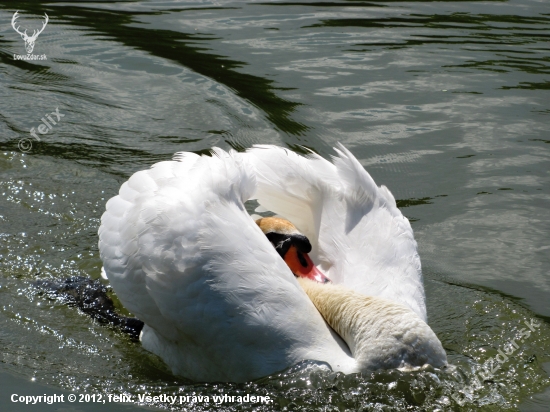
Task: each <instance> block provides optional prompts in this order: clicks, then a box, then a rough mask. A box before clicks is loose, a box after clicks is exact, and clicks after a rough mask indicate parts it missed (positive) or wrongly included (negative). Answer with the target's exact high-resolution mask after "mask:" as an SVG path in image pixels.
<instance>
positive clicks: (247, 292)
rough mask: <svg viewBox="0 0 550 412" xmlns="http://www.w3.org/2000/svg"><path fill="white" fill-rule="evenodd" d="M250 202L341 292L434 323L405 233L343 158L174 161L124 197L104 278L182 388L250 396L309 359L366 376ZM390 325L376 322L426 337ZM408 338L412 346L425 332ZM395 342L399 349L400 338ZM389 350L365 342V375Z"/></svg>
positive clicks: (106, 220) (382, 195) (222, 156)
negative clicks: (262, 382)
mask: <svg viewBox="0 0 550 412" xmlns="http://www.w3.org/2000/svg"><path fill="white" fill-rule="evenodd" d="M253 196H254V197H256V198H257V199H258V201H259V203H260V204H261V205H262V206H263V207H265V208H266V209H267V210H271V211H273V212H275V213H277V214H278V215H282V216H284V217H286V218H287V219H289V220H290V221H291V222H293V223H294V224H295V225H296V226H297V227H298V228H299V229H300V230H301V231H302V233H304V234H305V235H306V236H308V237H309V239H310V241H311V243H312V246H313V251H312V257H313V258H314V259H315V260H316V261H317V262H318V263H319V264H320V267H321V268H322V269H323V270H325V271H326V272H327V273H328V275H329V277H331V278H332V279H333V281H334V282H335V283H341V284H343V285H345V286H347V287H349V288H351V289H353V290H355V291H356V292H359V293H362V294H366V295H371V296H381V297H385V298H387V299H391V300H393V301H397V302H400V303H403V304H404V305H406V306H408V307H409V308H411V309H412V310H413V311H414V312H416V313H417V314H418V315H419V316H420V318H421V319H425V307H424V292H423V288H422V278H421V271H420V262H419V259H418V255H417V253H416V243H415V241H414V237H413V234H412V230H411V227H410V224H409V222H408V221H407V220H406V219H405V218H404V217H403V216H402V215H401V213H400V212H399V210H398V209H397V208H396V206H395V200H394V199H393V196H392V195H391V193H390V192H389V191H388V190H387V189H386V188H384V187H381V188H378V187H377V186H376V185H375V183H374V181H373V180H372V178H371V177H370V176H369V175H368V173H367V172H366V171H365V170H364V169H363V168H362V166H361V165H360V164H359V162H358V161H357V160H356V159H355V158H354V157H353V155H351V153H349V152H348V151H347V150H346V149H345V148H344V147H343V146H340V147H339V148H338V149H337V156H336V157H335V159H334V162H333V163H330V162H328V161H327V160H324V159H322V158H321V157H319V156H317V155H314V154H312V155H311V156H309V157H308V158H304V157H301V156H298V155H297V154H295V153H293V152H290V151H288V150H285V149H281V148H276V147H273V146H260V147H256V148H253V149H251V150H249V151H248V152H247V153H240V154H239V153H236V152H233V151H232V152H229V153H227V152H224V151H223V150H220V149H213V156H212V157H208V156H197V155H195V154H192V153H177V154H176V155H175V156H174V160H173V161H168V162H161V163H158V164H156V165H154V166H153V167H152V168H151V169H149V170H145V171H141V172H137V173H135V174H134V175H133V176H132V177H131V178H130V179H129V180H128V182H126V183H124V184H123V185H122V187H121V188H120V192H119V195H118V196H115V197H114V198H113V199H111V200H109V202H108V203H107V208H106V209H107V210H106V212H105V213H104V214H103V216H102V220H101V222H102V223H101V227H100V229H99V249H100V254H101V259H102V260H103V264H104V271H105V273H106V276H107V277H108V279H109V281H110V282H111V284H112V286H113V288H114V290H115V291H116V293H117V295H118V297H119V298H120V300H121V302H122V303H123V304H124V306H125V307H126V308H127V309H128V310H130V311H131V312H133V313H134V314H135V316H137V317H138V318H139V319H141V320H142V321H143V322H144V323H145V327H144V329H143V331H142V334H141V336H140V339H141V341H142V344H143V346H144V347H145V348H146V349H148V350H150V351H151V352H154V353H156V354H157V355H159V356H160V357H161V358H162V359H163V360H164V361H165V362H166V363H167V364H168V365H169V366H170V367H171V368H172V371H173V372H174V373H175V374H177V375H182V376H185V377H187V378H190V379H193V380H198V381H237V382H242V381H247V380H252V379H256V378H259V377H262V376H265V375H268V374H271V373H274V372H277V371H279V370H282V369H284V368H286V367H288V366H291V365H293V364H294V363H296V362H298V361H300V360H304V359H314V360H319V361H324V362H327V363H329V364H330V365H331V366H332V367H333V369H334V370H337V371H342V372H345V373H351V372H358V371H362V370H363V369H361V368H362V366H361V365H360V364H358V363H357V360H356V359H354V358H353V357H352V356H351V353H350V350H349V348H348V347H347V346H346V344H345V343H344V342H343V341H342V339H341V338H340V337H339V336H338V335H337V334H336V333H335V332H334V331H333V330H332V329H331V328H330V327H329V326H328V325H327V324H326V323H325V321H324V319H323V317H322V316H321V314H320V313H319V312H318V311H317V309H316V308H315V306H314V305H313V303H312V302H311V300H310V299H309V298H308V296H307V295H306V293H305V292H304V290H303V289H302V288H301V286H300V285H299V284H298V282H297V280H296V279H295V277H294V276H293V274H292V273H291V272H290V269H289V268H288V266H287V265H286V264H285V263H284V261H283V260H282V259H281V258H280V256H279V255H278V253H277V252H276V251H275V249H274V248H273V246H272V245H271V244H270V242H269V241H268V240H267V238H266V236H265V235H264V234H263V233H262V231H261V230H260V228H259V227H258V226H257V225H256V224H255V223H254V220H253V219H252V217H251V216H249V215H248V213H247V212H246V209H245V207H244V202H245V201H247V200H249V199H250V198H252V197H253ZM260 210H262V209H260ZM344 295H346V294H344ZM346 296H347V295H346ZM352 300H357V299H356V298H355V297H354V298H353V299H352ZM386 306H387V305H386ZM390 306H391V305H390ZM380 307H385V306H384V305H382V306H380ZM403 310H406V309H403ZM382 312H383V311H382ZM394 312H395V311H394ZM397 312H399V311H397ZM366 316H368V314H367V315H366ZM387 316H388V317H387V319H376V322H382V323H384V324H386V323H387V324H388V325H392V324H394V323H395V324H396V325H397V324H399V325H405V326H403V327H405V328H406V325H409V324H410V325H413V324H414V325H416V324H417V323H415V322H416V321H414V322H412V323H410V322H409V321H408V320H407V319H408V318H406V319H405V318H403V319H401V320H400V321H399V322H394V321H395V319H392V316H400V315H395V314H391V313H388V315H387ZM410 316H413V317H415V315H414V314H413V313H412V312H411V313H410ZM415 319H416V317H415ZM418 322H421V323H423V322H422V321H421V320H420V319H418ZM362 325H363V326H361V325H359V326H357V328H356V329H358V330H359V329H361V328H363V329H364V328H367V326H365V325H368V323H363V324H362ZM400 328H401V326H400ZM411 328H412V329H411V330H410V331H409V332H411V333H412V335H410V334H408V336H409V337H410V336H412V337H413V340H414V337H415V336H417V335H415V333H416V332H415V331H416V330H417V329H418V328H417V327H416V326H411ZM422 328H423V329H422ZM422 328H420V329H418V331H419V332H418V333H420V334H421V335H422V334H423V335H422V336H428V335H426V333H424V332H422V330H425V329H426V328H428V329H429V327H428V326H427V325H425V327H422ZM421 329H422V330H421ZM381 330H388V328H385V329H384V328H383V329H381ZM389 330H391V326H390V327H389ZM394 332H395V333H394V334H393V335H392V336H393V337H392V339H394V340H395V339H397V340H398V341H399V339H401V338H400V336H401V335H402V333H401V332H402V330H401V329H400V330H395V331H394ZM392 333H393V332H392ZM368 336H370V335H368ZM368 336H367V337H368ZM418 336H420V335H418ZM430 336H431V335H430ZM430 336H428V338H427V339H428V341H430V342H431V343H430V344H433V345H435V346H436V347H437V345H439V347H440V346H441V344H440V343H439V341H438V340H437V338H432V337H430ZM434 336H435V335H434ZM433 339H435V340H433ZM387 341H388V336H385V337H381V339H380V341H377V340H376V338H372V341H371V338H368V339H367V340H365V339H363V340H360V342H362V343H361V347H362V348H364V350H368V351H369V357H368V358H369V359H370V360H371V361H369V362H370V363H369V365H370V366H369V368H371V367H372V365H375V366H376V365H380V366H383V365H386V364H387V363H384V362H386V361H387V359H386V358H387V356H388V353H390V355H391V353H392V350H393V349H392V348H389V349H388V347H387V344H385V343H384V342H387ZM390 341H391V339H390ZM381 345H385V347H384V348H382V346H381ZM402 346H403V345H401V346H400V344H399V345H396V346H395V348H394V349H395V350H399V348H400V347H402ZM388 350H389V352H388ZM438 353H443V358H440V359H438V360H437V361H438V362H440V363H441V364H442V363H444V362H445V358H444V351H443V350H442V349H441V352H438ZM381 357H384V359H382V358H381ZM419 359H420V358H419ZM377 362H379V363H377ZM403 362H404V364H406V363H407V359H405V360H403ZM399 364H401V363H399Z"/></svg>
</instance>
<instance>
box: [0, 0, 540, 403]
mask: <svg viewBox="0 0 550 412" xmlns="http://www.w3.org/2000/svg"><path fill="white" fill-rule="evenodd" d="M12 7H14V6H12V5H10V4H8V3H2V4H0V15H1V16H2V17H3V18H2V20H1V21H2V22H3V23H2V25H1V26H0V60H1V63H2V64H1V65H0V82H1V83H2V86H3V87H1V88H0V101H1V102H2V103H0V174H1V176H2V178H1V179H0V302H1V305H0V319H2V324H3V325H5V326H3V328H2V330H1V331H0V343H1V344H2V347H3V348H5V349H4V351H3V353H2V355H1V358H0V360H1V362H2V363H1V364H0V372H2V371H4V372H9V373H16V374H18V375H19V376H23V377H25V378H26V379H28V378H30V377H35V378H36V381H38V382H40V383H43V384H48V385H51V386H53V387H54V388H55V387H56V388H59V387H63V388H65V389H68V390H72V391H75V392H101V393H118V394H133V395H135V396H137V394H140V393H141V394H143V393H153V394H161V393H164V394H178V395H191V394H193V393H196V394H202V395H210V396H213V395H223V394H229V395H239V394H246V393H251V394H252V393H254V394H257V395H269V396H273V398H274V399H275V400H276V401H275V407H276V409H280V410H303V409H304V408H305V409H306V410H319V409H320V408H325V409H327V410H336V409H338V410H344V409H346V410H385V409H388V408H393V410H405V409H407V410H412V411H420V410H458V408H459V405H460V404H461V403H464V406H462V407H461V408H460V410H472V411H478V410H517V409H518V408H521V409H522V410H533V411H534V410H546V409H544V408H545V407H547V404H546V405H545V402H546V403H547V402H548V392H547V391H548V387H549V386H550V381H549V378H548V376H549V372H550V358H549V355H548V354H549V353H550V347H549V346H548V345H549V343H548V342H550V339H549V338H550V327H549V326H548V322H549V321H550V299H549V297H550V283H549V279H548V271H549V269H550V254H548V249H549V246H548V233H550V216H549V212H548V211H549V210H550V204H549V203H550V196H549V193H548V188H549V187H550V186H549V184H548V178H549V176H548V170H549V163H550V152H549V146H548V145H547V143H549V142H550V140H549V138H548V122H547V119H548V117H547V115H548V113H550V107H549V102H550V101H549V100H548V98H547V95H546V91H547V90H548V85H549V79H548V74H549V67H550V66H549V62H550V54H549V53H550V49H549V48H548V39H549V34H548V32H549V28H550V17H549V15H550V12H549V9H548V5H547V4H546V2H544V1H537V0H510V1H448V2H439V1H424V0H419V1H392V0H381V1H327V2H324V1H311V2H308V1H302V2H300V1H293V2H248V3H243V2H232V1H228V2H223V3H220V2H217V1H209V0H206V1H201V2H182V1H164V2H153V3H151V2H140V1H130V2H126V1H120V2H114V1H101V2H88V3H71V4H69V3H67V2H60V1H48V2H42V1H20V2H17V8H18V9H19V13H20V15H21V18H20V20H21V21H23V22H25V21H26V22H29V24H30V22H31V21H32V17H33V16H42V15H43V13H44V12H46V13H48V15H49V16H50V22H49V23H48V26H47V28H46V29H45V31H44V32H43V33H42V34H41V35H40V37H39V39H38V40H37V43H36V46H35V53H45V54H46V55H47V56H48V60H46V61H22V60H14V59H13V54H14V53H21V52H22V48H23V42H22V40H21V38H20V36H19V35H18V34H17V33H15V31H14V30H13V29H12V28H11V26H10V24H9V22H10V20H11V17H12V15H13V13H14V12H15V9H13V8H12ZM29 27H30V26H29ZM56 108H59V110H60V112H62V113H64V114H66V116H65V117H64V118H63V121H62V122H60V123H59V124H58V125H56V127H55V129H54V130H52V131H51V132H49V133H47V134H44V135H41V136H40V138H41V139H40V141H37V140H36V139H34V140H32V148H31V150H30V151H29V152H28V153H27V154H22V153H21V152H20V151H19V150H18V142H19V141H20V139H22V138H30V139H33V138H32V137H29V136H30V135H29V130H30V129H31V128H32V127H37V125H38V124H39V123H40V121H41V120H40V119H41V118H42V117H43V116H44V114H45V113H51V112H52V111H54V110H55V109H56ZM336 141H341V142H343V143H344V144H345V145H346V146H347V147H348V148H349V149H351V150H352V151H353V152H354V153H355V154H356V156H357V157H358V158H359V159H360V161H361V162H362V164H363V165H364V166H365V167H366V168H367V169H368V170H369V172H370V173H371V174H372V176H373V177H374V178H375V180H376V182H377V183H378V184H384V185H386V186H387V187H388V188H389V189H390V190H391V191H392V192H393V193H394V195H395V197H396V199H398V200H397V204H398V206H399V207H400V208H402V209H403V212H404V214H406V215H407V217H409V220H411V222H413V228H414V230H415V236H416V239H417V241H418V245H419V250H420V254H421V258H422V262H423V268H424V276H425V280H426V291H427V299H428V302H427V306H428V312H429V320H430V324H431V326H432V327H433V328H434V330H435V331H436V333H437V334H438V336H439V337H440V338H441V340H442V342H443V344H444V346H445V349H446V350H447V352H448V354H449V359H450V360H451V362H452V363H453V364H454V365H455V366H456V368H452V369H451V371H448V372H441V371H424V372H418V373H411V374H403V373H399V372H397V371H386V372H376V373H372V374H370V375H368V376H362V377H361V376H347V377H346V376H342V375H340V374H333V373H332V372H330V371H328V370H326V369H324V368H323V367H321V368H320V369H319V367H316V366H315V364H314V363H304V364H301V365H298V366H296V367H295V368H291V370H289V371H285V372H282V373H281V374H279V375H276V376H272V377H268V378H265V379H262V380H260V381H259V382H255V383H248V384H244V385H231V384H209V385H202V384H194V383H190V382H186V381H183V380H181V379H179V378H177V377H174V376H173V375H172V374H171V373H170V372H169V371H168V370H167V368H166V367H165V366H164V365H163V364H162V362H160V361H159V359H157V358H156V357H154V356H152V355H151V354H149V353H148V352H146V351H144V350H143V349H142V348H141V346H140V345H139V344H135V343H133V342H131V341H130V340H129V339H128V338H127V337H125V336H123V335H121V334H120V333H119V332H117V331H116V330H112V329H109V328H105V327H104V326H101V325H99V324H97V323H94V322H93V321H92V320H90V319H88V318H87V317H86V316H84V315H82V314H80V313H79V312H78V311H77V310H75V309H74V308H68V307H66V306H64V305H63V304H62V303H60V302H57V301H55V300H48V299H47V298H46V297H44V296H41V295H37V294H36V292H35V290H34V289H33V288H32V286H31V285H32V282H33V281H34V280H36V279H37V278H39V279H58V280H59V279H64V278H66V277H68V276H71V275H81V276H82V275H83V276H89V277H92V278H96V279H97V278H99V270H100V267H101V262H100V260H99V254H98V251H97V247H96V245H97V228H98V225H99V218H100V216H101V214H102V212H103V210H104V207H105V202H106V200H107V199H108V198H110V197H112V196H113V195H115V194H116V192H117V190H118V188H119V186H120V184H121V183H122V182H123V181H124V180H126V179H127V178H128V177H129V176H130V175H131V174H132V173H133V172H135V171H137V170H140V169H143V168H146V167H149V166H150V165H151V164H153V163H155V162H157V161H160V160H165V159H169V158H170V157H171V156H172V154H173V153H174V152H177V151H182V150H188V151H193V152H195V153H199V154H207V153H208V152H209V149H210V148H211V147H212V146H221V147H222V148H225V149H228V148H233V149H235V150H239V151H242V150H244V149H245V148H247V147H249V146H251V145H252V144H255V143H271V144H279V145H285V146H287V147H289V148H290V149H292V150H294V151H297V152H300V153H307V151H308V150H312V151H314V152H316V153H319V154H321V155H323V156H328V155H330V154H331V153H332V152H331V147H332V146H333V145H334V143H335V142H336ZM113 298H114V300H115V303H116V304H117V305H118V306H119V309H120V310H121V311H123V312H124V310H123V308H121V307H120V304H119V303H118V301H117V300H116V296H113ZM532 319H535V320H536V321H537V322H541V327H540V329H537V332H536V333H535V332H533V333H532V334H531V335H530V336H529V338H528V339H524V342H521V344H518V348H515V350H514V351H513V355H510V356H508V359H507V360H506V361H505V362H504V363H502V365H500V367H499V369H498V371H496V373H495V374H494V375H493V376H492V377H491V378H490V379H486V380H484V381H483V380H482V381H480V380H479V372H480V371H482V370H483V368H484V367H486V366H487V362H488V361H489V360H490V359H492V358H494V357H495V356H497V354H498V353H499V352H498V351H499V350H502V351H506V350H507V349H505V348H506V347H507V345H508V344H509V342H510V341H511V340H513V339H515V338H516V337H517V336H518V335H519V334H520V330H521V328H522V327H524V326H522V325H524V324H525V322H530V321H531V320H532ZM484 365H485V366H484ZM317 366H318V365H317ZM545 391H546V392H545ZM533 394H537V395H536V396H535V397H534V398H533V399H532V400H528V398H529V397H530V396H531V395H533ZM0 396H2V397H3V396H5V394H4V393H3V392H2V391H1V390H0ZM2 399H3V398H2ZM155 406H166V407H169V406H168V405H159V404H155ZM184 407H185V408H187V409H190V410H241V406H239V405H237V404H231V405H229V404H226V405H217V406H216V405H212V404H210V405H205V404H199V403H195V404H189V405H184ZM182 408H183V407H182ZM254 408H255V407H254ZM331 408H332V409H331ZM537 408H539V409H537ZM540 408H543V409H540ZM244 409H247V407H244ZM248 409H250V410H251V409H252V407H250V408H248ZM255 410H272V408H271V407H267V406H265V405H264V406H258V407H257V408H255Z"/></svg>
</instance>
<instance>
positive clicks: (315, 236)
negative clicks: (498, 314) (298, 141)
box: [247, 144, 426, 319]
mask: <svg viewBox="0 0 550 412" xmlns="http://www.w3.org/2000/svg"><path fill="white" fill-rule="evenodd" d="M335 152H336V155H335V156H333V158H332V163H331V162H329V161H327V160H325V159H323V158H322V157H321V156H319V155H317V154H315V153H310V154H309V155H308V156H307V157H303V156H300V155H298V154H296V153H294V152H292V151H290V150H288V149H283V148H279V147H275V146H266V145H261V146H254V147H253V148H252V149H249V150H248V152H247V155H248V157H249V162H250V164H251V165H252V167H253V168H254V169H255V171H256V180H257V191H256V194H255V197H256V198H257V200H258V202H259V203H260V205H261V206H263V207H264V208H266V209H268V210H270V211H272V212H274V213H276V214H277V215H280V216H282V217H285V218H287V219H288V220H290V221H291V222H292V223H293V224H294V225H295V226H296V227H297V228H298V229H299V230H300V231H301V232H302V233H303V234H304V235H306V236H307V237H308V238H309V240H310V242H311V244H312V246H313V250H312V253H311V256H312V257H313V259H314V262H315V263H316V264H318V265H319V266H320V267H321V269H322V270H323V271H325V273H326V274H327V275H328V277H329V278H330V279H332V280H333V281H334V282H336V283H342V284H345V285H346V286H348V287H350V288H352V289H354V290H356V291H358V292H361V293H363V294H366V295H372V296H380V297H384V298H387V299H391V300H394V301H397V302H400V303H403V304H405V305H406V306H408V307H409V308H411V309H412V310H413V311H414V312H416V313H417V314H418V315H419V316H420V317H421V318H422V319H426V307H425V302H424V300H425V298H424V288H423V284H422V271H421V266H420V259H419V257H418V253H417V245H416V241H415V240H414V235H413V232H412V228H411V226H410V223H409V221H408V220H407V219H406V218H405V217H404V216H403V215H402V213H401V211H400V210H399V209H398V208H397V206H396V202H395V199H394V197H393V195H392V194H391V193H390V191H389V190H388V189H387V188H386V187H384V186H381V187H378V186H377V185H376V183H375V182H374V180H373V179H372V177H371V176H370V175H369V173H368V172H367V171H366V170H365V169H364V168H363V166H362V165H361V163H360V162H359V161H358V160H357V159H356V158H355V156H353V154H352V153H351V152H350V151H349V150H347V149H346V148H345V147H344V146H343V145H341V144H339V145H338V146H337V147H336V148H335Z"/></svg>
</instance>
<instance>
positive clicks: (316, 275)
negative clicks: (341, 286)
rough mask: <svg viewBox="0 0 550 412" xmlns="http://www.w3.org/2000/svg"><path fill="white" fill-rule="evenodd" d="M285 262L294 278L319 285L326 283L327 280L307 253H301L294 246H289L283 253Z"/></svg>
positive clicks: (328, 280)
mask: <svg viewBox="0 0 550 412" xmlns="http://www.w3.org/2000/svg"><path fill="white" fill-rule="evenodd" d="M285 262H286V264H287V265H288V267H289V268H290V270H291V271H292V273H294V275H295V276H300V277H303V278H308V279H311V280H314V281H316V282H319V283H328V282H330V279H329V278H327V277H326V276H325V275H324V274H323V273H322V272H321V271H319V269H317V268H316V267H315V265H314V264H313V262H312V261H311V259H310V258H309V256H308V254H307V253H302V252H300V251H298V249H296V247H295V246H290V248H289V249H288V251H287V252H286V253H285Z"/></svg>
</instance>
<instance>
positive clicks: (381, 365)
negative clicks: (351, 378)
mask: <svg viewBox="0 0 550 412" xmlns="http://www.w3.org/2000/svg"><path fill="white" fill-rule="evenodd" d="M298 281H299V283H300V285H301V286H302V288H303V289H304V290H305V292H306V293H307V295H308V296H309V298H310V299H311V301H312V302H313V304H314V305H315V307H316V308H317V310H318V311H319V313H321V315H322V316H323V317H324V318H325V320H326V322H327V323H328V324H329V325H330V326H331V327H332V328H333V329H334V330H335V331H336V333H338V334H339V335H340V336H341V337H342V339H343V340H344V341H345V342H346V343H347V344H348V346H349V348H350V351H351V353H352V355H353V357H354V359H355V362H356V371H355V372H363V371H367V370H375V369H390V368H402V369H410V368H415V367H419V366H423V365H425V364H431V365H432V366H435V367H441V366H444V365H445V364H446V363H447V357H446V354H445V351H444V350H443V347H442V346H441V342H440V341H439V339H437V337H436V336H435V334H434V332H433V331H432V330H431V329H430V327H429V326H428V325H427V324H426V323H425V322H424V321H423V320H421V319H420V318H419V317H418V316H417V315H416V314H415V313H414V312H412V311H411V310H410V309H408V308H406V307H405V306H402V305H400V304H398V303H395V302H392V301H389V300H386V299H382V298H379V297H374V296H365V295H362V294H359V293H356V292H353V291H352V290H350V289H347V288H345V287H343V286H339V285H333V284H320V283H317V282H313V281H311V280H308V279H304V278H298Z"/></svg>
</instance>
